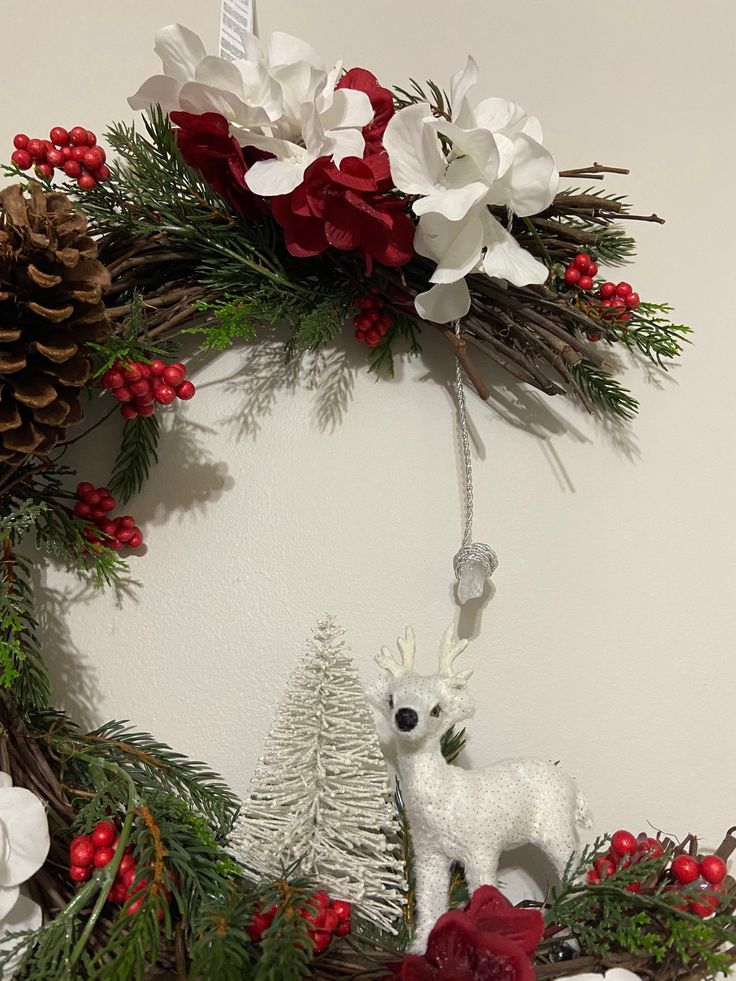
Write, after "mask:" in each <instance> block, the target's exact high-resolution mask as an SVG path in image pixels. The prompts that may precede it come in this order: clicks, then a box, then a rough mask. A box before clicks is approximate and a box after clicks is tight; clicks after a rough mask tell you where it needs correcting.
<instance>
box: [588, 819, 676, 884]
mask: <svg viewBox="0 0 736 981" xmlns="http://www.w3.org/2000/svg"><path fill="white" fill-rule="evenodd" d="M663 854H664V848H663V847H662V842H661V841H657V839H656V838H650V837H649V836H648V835H647V834H646V833H644V832H642V833H641V834H640V835H639V836H638V837H636V838H635V837H634V835H633V834H632V833H631V832H630V831H623V830H622V831H616V832H615V833H614V834H613V835H611V847H610V848H609V850H608V852H606V854H605V855H602V856H600V857H599V858H597V859H596V860H595V861H594V862H593V868H592V869H591V870H590V872H588V883H589V884H590V885H592V886H597V885H598V884H599V883H600V882H601V880H603V879H607V878H608V877H609V876H611V875H613V874H614V873H615V872H617V871H618V870H619V869H628V868H629V867H630V866H632V865H638V864H640V863H642V862H647V861H651V860H652V859H655V858H661V856H662V855H663ZM642 872H643V874H642V878H646V875H647V870H646V868H644V869H642ZM624 888H625V889H627V890H628V891H629V892H639V890H640V889H641V882H631V883H629V884H628V885H626V886H624Z"/></svg>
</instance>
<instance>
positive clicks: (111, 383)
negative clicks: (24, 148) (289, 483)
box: [65, 168, 125, 388]
mask: <svg viewBox="0 0 736 981" xmlns="http://www.w3.org/2000/svg"><path fill="white" fill-rule="evenodd" d="M65 169H66V168H65ZM102 384H103V385H104V386H105V388H120V387H121V385H124V384H125V377H124V376H123V373H122V371H117V370H116V369H115V368H111V369H110V371H107V372H105V374H104V375H103V376H102Z"/></svg>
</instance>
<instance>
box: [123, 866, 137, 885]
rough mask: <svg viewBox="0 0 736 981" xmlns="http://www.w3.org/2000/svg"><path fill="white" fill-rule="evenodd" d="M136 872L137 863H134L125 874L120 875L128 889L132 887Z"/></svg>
mask: <svg viewBox="0 0 736 981" xmlns="http://www.w3.org/2000/svg"><path fill="white" fill-rule="evenodd" d="M135 872H136V870H135V864H134V865H132V866H129V867H128V868H127V869H126V870H125V871H124V872H123V874H122V875H121V876H120V878H121V880H122V883H123V885H124V886H125V888H126V889H130V887H131V886H132V885H133V883H134V882H135Z"/></svg>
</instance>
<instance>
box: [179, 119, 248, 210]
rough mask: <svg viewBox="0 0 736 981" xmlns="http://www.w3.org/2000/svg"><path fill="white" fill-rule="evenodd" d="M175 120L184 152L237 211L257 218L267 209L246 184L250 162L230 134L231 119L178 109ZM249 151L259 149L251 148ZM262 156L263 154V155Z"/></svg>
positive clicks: (188, 159) (191, 162)
mask: <svg viewBox="0 0 736 981" xmlns="http://www.w3.org/2000/svg"><path fill="white" fill-rule="evenodd" d="M169 115H170V117H171V121H172V122H173V123H174V124H175V125H176V126H178V127H179V128H178V129H175V130H174V134H175V136H176V141H177V144H178V146H179V149H180V150H181V155H182V156H183V157H184V159H185V160H186V162H187V163H188V164H189V165H190V166H191V167H194V168H195V169H196V170H198V171H199V172H200V174H201V175H202V177H204V179H205V180H206V181H207V183H208V184H209V185H210V186H211V187H212V188H213V190H215V191H216V192H217V193H218V194H219V195H220V197H221V198H222V199H223V200H224V201H226V202H227V203H228V204H229V205H230V206H231V207H232V208H233V209H234V210H235V211H237V212H239V213H240V214H241V215H244V216H245V217H246V218H255V217H257V216H258V215H260V214H264V213H265V212H266V211H267V206H266V205H265V204H264V203H263V201H261V199H260V198H257V197H256V196H255V194H253V192H252V191H250V190H249V188H248V186H247V184H246V183H245V175H246V173H247V172H248V166H249V163H254V162H255V159H256V157H253V159H251V160H249V161H248V160H246V157H245V154H244V152H243V149H242V148H241V147H240V145H239V144H238V141H237V140H236V139H235V138H234V137H232V136H230V131H229V127H228V122H227V119H225V117H224V116H221V115H220V114H219V113H217V112H203V113H201V114H200V115H197V114H195V113H191V112H181V111H178V110H176V111H174V112H171V113H169ZM246 152H248V153H251V152H257V151H253V148H248V149H247V151H246ZM260 156H262V155H261V154H259V157H260Z"/></svg>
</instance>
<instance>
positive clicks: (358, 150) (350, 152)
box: [324, 129, 365, 166]
mask: <svg viewBox="0 0 736 981" xmlns="http://www.w3.org/2000/svg"><path fill="white" fill-rule="evenodd" d="M364 150H365V139H364V138H363V134H362V133H361V132H360V130H359V129H338V130H331V131H330V132H329V133H325V150H324V152H325V153H331V155H332V159H333V160H334V161H335V163H336V164H338V166H339V164H340V161H341V160H344V159H345V157H359V158H360V159H361V160H362V159H363V151H364Z"/></svg>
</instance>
